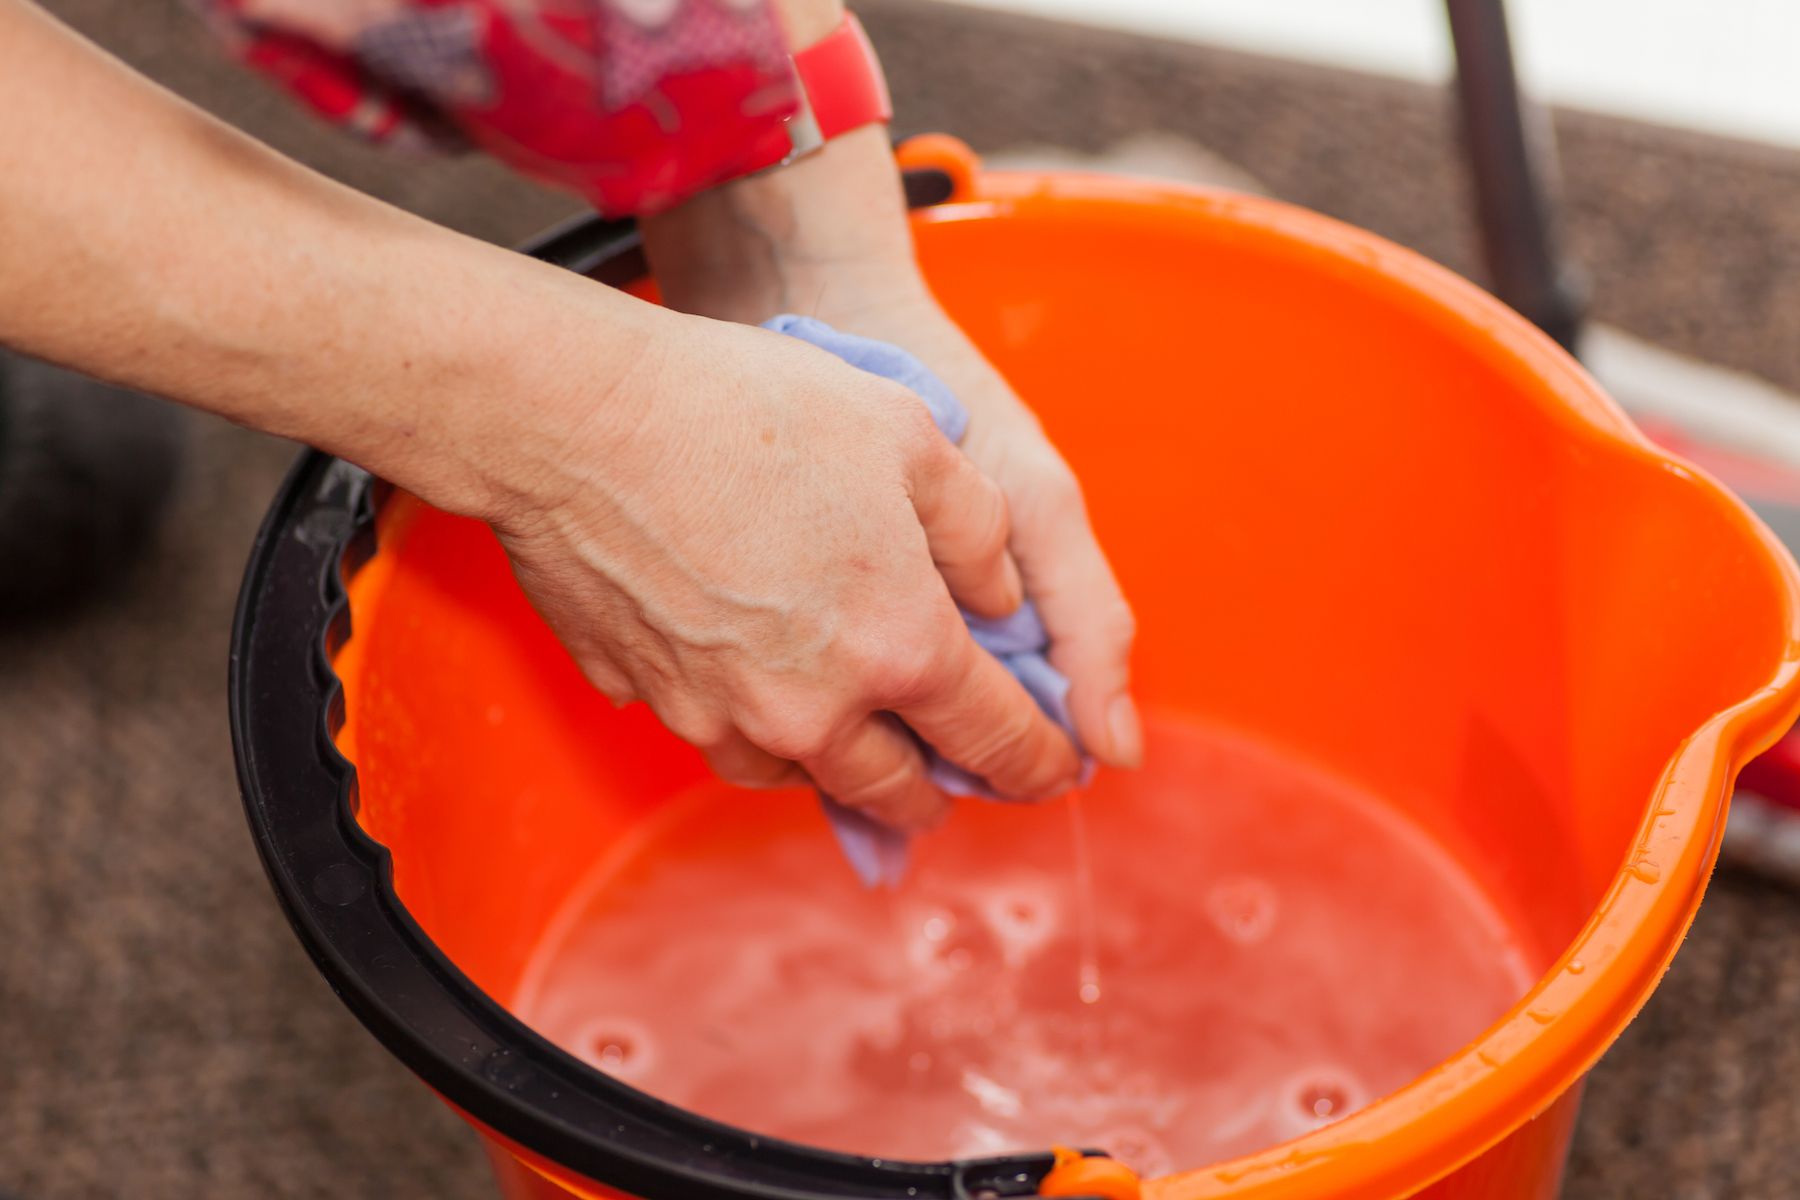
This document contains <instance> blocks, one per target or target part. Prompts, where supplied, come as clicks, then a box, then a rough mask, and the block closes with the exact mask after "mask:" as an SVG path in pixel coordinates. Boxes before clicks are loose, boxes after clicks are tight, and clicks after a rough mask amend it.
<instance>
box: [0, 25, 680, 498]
mask: <svg viewBox="0 0 1800 1200" xmlns="http://www.w3.org/2000/svg"><path fill="white" fill-rule="evenodd" d="M0 162H4V163H5V169H4V170H3V171H0V341H3V342H5V343H7V344H10V345H13V346H15V347H17V348H19V349H22V350H25V351H27V352H29V353H33V354H37V355H40V356H42V357H45V358H49V359H53V360H55V361H59V362H62V363H65V364H67V365H70V366H74V367H76V368H79V369H81V370H84V371H87V372H90V373H92V374H95V375H99V376H102V377H105V378H108V379H112V380H114V381H116V382H120V383H124V384H127V385H130V386H133V387H138V388H142V389H144V390H147V391H152V392H156V393H159V394H163V395H167V396H170V397H172V398H175V399H179V400H181V401H183V402H186V403H189V404H193V405H196V406H198V407H202V408H206V409H209V410H211V411H213V412H216V413H219V414H221V415H224V416H226V417H229V418H231V419H233V420H236V421H239V422H242V423H244V424H247V425H251V426H254V427H256V428H259V429H264V430H267V431H269V432H273V433H278V434H283V435H286V436H289V437H294V438H298V439H301V440H304V441H308V442H311V443H313V444H315V445H319V446H322V447H324V448H326V449H329V450H332V451H334V452H337V453H341V454H344V455H346V456H348V457H350V458H353V459H354V460H356V461H358V462H360V463H362V464H363V465H364V466H367V467H369V468H370V469H372V470H376V471H378V472H381V473H382V474H384V475H387V476H389V477H391V478H394V479H396V480H398V481H400V482H402V483H404V484H406V485H408V486H411V487H414V488H415V489H416V490H421V491H425V492H427V493H435V495H434V496H433V498H434V499H437V500H438V501H439V502H440V503H443V504H446V505H447V506H450V507H456V508H461V509H464V510H468V511H474V510H477V509H482V508H484V507H488V506H491V501H492V498H491V497H488V496H486V495H484V494H482V489H483V488H484V487H486V486H488V481H487V480H486V478H485V473H484V471H483V469H482V461H481V459H482V453H481V452H482V448H483V446H484V445H485V444H486V443H487V442H488V441H489V435H490V434H492V433H493V432H494V431H495V430H496V429H497V428H498V426H499V425H500V424H502V423H504V422H507V421H509V420H510V419H513V418H514V417H516V410H517V408H518V407H519V406H522V405H526V404H531V405H571V404H575V403H577V402H578V398H577V397H575V396H571V395H558V394H555V391H554V389H553V388H552V389H551V390H546V380H547V379H548V378H550V377H551V374H552V373H550V372H546V371H543V370H540V369H539V368H540V366H542V365H544V364H542V363H540V362H539V361H538V360H539V359H541V358H542V357H543V350H542V348H543V347H545V346H554V345H559V344H560V345H567V344H570V342H569V340H568V339H570V338H575V339H585V340H586V341H587V342H588V343H589V344H593V343H601V344H602V345H603V347H604V348H605V349H606V350H610V351H612V353H601V354H598V355H596V358H598V359H599V360H600V361H603V362H616V363H618V364H620V367H621V372H622V370H623V368H624V367H625V366H626V365H627V364H629V362H630V361H631V360H632V358H633V357H634V355H635V354H636V353H637V352H638V350H639V346H640V344H641V342H642V340H643V338H644V336H645V333H644V326H645V322H646V321H647V320H649V319H651V318H650V316H649V313H650V310H649V309H648V306H644V305H640V304H637V303H635V302H633V301H630V300H628V299H626V298H624V297H621V296H617V295H616V294H614V293H611V292H610V291H609V290H608V289H603V288H598V287H595V286H593V285H591V284H587V283H585V282H584V281H581V280H579V279H577V278H576V277H574V276H570V275H568V274H566V273H564V272H560V271H557V270H555V269H553V268H549V267H546V266H542V265H541V264H536V263H533V262H530V261H529V260H526V259H523V258H521V257H519V256H517V255H513V254H510V253H508V252H506V251H503V250H499V249H497V248H494V247H490V246H487V245H485V244H483V243H480V242H477V241H474V240H473V239H469V238H465V237H461V236H459V235H457V234H454V233H451V232H449V231H447V230H444V229H441V228H439V227H437V226H433V225H431V224H429V223H427V222H424V221H421V220H418V219H416V218H413V217H411V216H408V215H407V214H404V213H402V212H400V211H398V210H396V209H393V208H391V207H389V206H386V205H383V204H380V203H378V202H376V201H373V200H370V199H368V198H367V197H364V196H361V195H359V194H357V193H355V192H352V191H350V190H349V189H346V188H343V187H341V186H339V185H337V184H334V183H332V182H330V181H328V180H326V179H324V178H322V177H321V176H318V175H316V174H314V173H312V172H310V171H307V170H305V169H304V168H302V167H299V166H298V165H296V164H294V163H292V162H289V161H287V160H285V159H283V158H281V157H280V156H278V155H276V154H274V153H273V152H271V151H269V150H267V149H266V148H264V147H262V146H261V145H259V144H257V143H255V142H253V141H251V140H250V139H248V138H245V137H243V136H241V135H239V134H237V133H235V132H234V131H232V130H230V129H228V128H226V127H225V126H223V125H221V124H219V123H218V122H216V121H214V120H212V119H211V118H209V117H206V116H205V115H203V114H201V113H199V112H198V111H196V110H194V109H193V108H191V107H190V106H188V105H186V104H185V103H183V102H181V101H179V100H177V99H176V98H174V97H172V96H170V95H169V94H168V93H166V92H163V91H162V90H161V89H159V88H157V87H155V86H154V85H152V84H150V83H148V82H146V81H144V80H142V79H141V78H139V77H137V76H135V75H133V74H132V73H131V72H129V71H128V70H126V69H125V68H124V67H122V66H120V65H119V64H117V63H116V62H114V61H113V60H111V59H109V58H107V57H106V56H104V55H103V54H101V53H100V52H99V51H97V50H95V49H94V48H93V47H91V46H89V45H88V44H87V43H85V42H83V41H81V40H80V39H78V38H76V37H75V36H74V35H72V34H70V33H68V32H67V31H65V30H63V29H62V28H61V27H60V26H58V25H56V24H55V23H54V22H52V21H50V20H49V19H48V18H47V17H45V16H43V15H42V14H41V13H39V12H38V11H36V10H35V9H33V8H30V7H28V6H26V5H24V4H22V3H20V2H19V0H0ZM609 340H610V341H611V342H613V343H615V344H614V345H611V346H605V343H606V342H608V341H609ZM609 382H610V381H609V380H607V379H593V380H589V381H588V383H589V384H590V385H591V386H590V388H588V389H584V395H583V396H582V397H580V398H579V402H587V403H591V402H592V401H593V399H594V397H595V396H596V395H603V394H604V393H605V391H606V389H607V386H608V384H609Z"/></svg>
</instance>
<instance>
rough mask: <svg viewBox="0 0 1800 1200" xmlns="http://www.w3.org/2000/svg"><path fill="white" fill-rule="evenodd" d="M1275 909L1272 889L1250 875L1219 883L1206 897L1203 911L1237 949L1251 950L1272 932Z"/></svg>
mask: <svg viewBox="0 0 1800 1200" xmlns="http://www.w3.org/2000/svg"><path fill="white" fill-rule="evenodd" d="M1279 908H1280V905H1279V902H1278V901H1277V899H1276V895H1275V889H1274V888H1273V887H1271V886H1270V885H1269V884H1268V883H1267V882H1266V881H1265V880H1261V879H1257V878H1255V877H1254V876H1250V875H1233V876H1230V877H1228V878H1225V879H1221V880H1220V881H1219V882H1218V883H1216V884H1214V885H1213V887H1212V889H1211V890H1210V891H1209V892H1207V894H1206V911H1207V913H1208V915H1210V916H1211V917H1212V919H1213V924H1214V925H1217V926H1218V927H1219V932H1220V933H1223V934H1224V935H1225V936H1226V937H1228V938H1230V939H1231V940H1232V941H1234V942H1236V943H1238V944H1239V945H1241V946H1253V945H1255V944H1256V943H1258V942H1261V941H1263V940H1264V939H1265V938H1267V937H1268V936H1269V933H1270V932H1271V931H1272V930H1273V929H1274V928H1275V917H1276V914H1277V912H1278V911H1279Z"/></svg>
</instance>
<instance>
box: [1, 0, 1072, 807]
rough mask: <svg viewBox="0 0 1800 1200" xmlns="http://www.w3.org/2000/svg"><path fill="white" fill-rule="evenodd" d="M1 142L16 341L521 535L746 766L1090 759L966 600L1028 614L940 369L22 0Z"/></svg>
mask: <svg viewBox="0 0 1800 1200" xmlns="http://www.w3.org/2000/svg"><path fill="white" fill-rule="evenodd" d="M0 162H5V163H6V164H7V165H8V168H9V169H8V170H5V171H0V343H5V344H9V345H12V346H16V347H17V348H19V349H22V350H24V351H26V352H29V353H33V354H36V355H39V356H41V357H44V358H48V359H51V360H54V361H58V362H61V363H63V364H65V365H69V366H74V367H76V368H79V369H81V370H85V371H88V372H90V373H92V374H95V375H98V376H101V377H103V378H107V379H110V380H113V381H115V382H118V383H121V384H124V385H126V386H129V387H133V388H137V389H140V390H145V391H152V392H157V393H160V394H162V395H165V396H169V397H172V398H176V399H180V400H182V401H184V402H186V403H189V404H192V405H195V406H197V407H200V408H205V409H208V410H210V411H212V412H215V413H218V414H220V415H222V416H226V417H229V418H231V419H233V420H236V421H240V422H242V423H244V424H246V425H251V426H254V427H256V428H258V429H262V430H266V431H268V432H271V433H276V434H281V435H284V436H288V437H292V438H296V439H299V440H302V441H306V442H310V443H311V444H313V445H315V446H318V447H320V448H322V449H325V450H327V451H329V452H331V453H334V454H339V455H342V456H344V457H346V458H348V459H350V460H352V461H354V462H357V463H359V464H361V465H362V466H364V467H367V468H368V469H369V470H371V471H374V472H375V473H377V474H379V475H381V476H383V477H384V478H386V479H389V480H392V481H393V482H395V483H396V484H398V485H400V486H402V487H405V488H407V489H408V490H410V491H412V492H414V493H416V494H418V495H420V496H422V497H423V498H425V499H426V500H428V501H430V502H431V503H433V504H436V505H438V506H439V507H441V508H445V509H448V510H450V511H452V512H458V513H462V514H465V515H468V516H474V517H480V518H483V519H485V520H488V521H489V522H491V523H492V524H493V525H494V527H495V528H496V530H497V531H498V532H499V534H500V537H501V538H502V540H503V541H504V543H505V545H506V547H507V549H508V551H509V552H510V553H511V554H512V556H513V561H514V564H515V567H516V570H517V572H518V575H519V578H520V580H521V581H522V583H523V584H524V586H525V588H526V590H527V592H528V593H529V594H530V596H531V598H532V600H533V601H534V602H535V603H536V604H537V606H538V608H539V610H540V611H541V612H542V613H543V614H544V616H545V617H546V618H547V619H548V620H549V622H550V624H551V626H552V627H553V628H554V629H555V631H556V632H557V634H558V635H559V636H560V637H561V638H562V639H563V640H564V642H565V643H566V644H567V645H568V646H569V648H570V650H571V651H572V652H573V654H574V656H575V659H576V661H577V662H579V663H580V664H581V666H582V667H583V669H584V670H585V671H586V672H587V673H588V675H589V676H590V677H591V678H592V679H593V680H594V681H595V682H596V683H597V684H599V686H600V687H601V688H603V689H604V690H606V691H608V692H609V693H611V694H612V695H613V697H614V698H615V699H618V700H625V699H628V698H631V697H638V698H641V699H643V700H645V701H647V702H648V703H649V704H650V705H651V707H652V708H654V709H655V711H656V713H657V714H658V716H660V717H661V718H662V719H663V720H664V721H665V722H666V723H667V724H668V725H669V726H670V727H671V728H673V729H674V730H675V732H676V733H678V734H680V735H682V736H683V737H686V738H688V739H689V740H690V741H693V742H695V743H696V744H698V745H699V746H700V747H701V748H702V749H704V750H705V751H706V752H707V754H708V755H709V756H711V758H712V761H713V762H714V764H715V765H716V766H717V767H718V768H719V770H720V771H721V772H722V773H724V774H725V775H726V776H727V777H728V778H732V779H736V780H739V781H741V782H746V783H770V782H777V781H781V780H786V779H791V778H798V774H799V772H800V771H804V772H805V773H806V774H807V775H808V776H810V777H811V778H812V780H813V781H814V782H816V783H817V784H818V785H819V786H820V787H821V788H822V789H824V790H825V791H826V792H827V793H829V794H830V795H832V796H834V797H835V798H836V799H838V800H839V801H841V802H843V803H845V804H849V805H853V806H856V807H859V808H862V809H864V810H866V811H869V812H870V813H872V814H873V815H875V816H877V817H879V818H881V819H883V820H886V821H890V822H892V823H894V824H897V825H910V826H916V825H921V824H928V823H929V822H930V821H931V820H933V819H934V818H935V817H936V816H937V815H938V814H939V813H940V812H941V811H942V808H943V805H944V803H945V801H944V799H943V798H942V797H941V796H939V795H938V793H937V792H936V791H935V790H934V789H933V788H932V787H931V786H930V785H929V783H928V782H927V781H926V779H925V776H924V767H923V762H922V760H921V758H920V755H919V752H918V750H917V748H916V745H915V743H914V741H913V738H912V733H916V734H917V735H918V736H920V737H922V738H924V739H925V740H927V741H928V742H930V743H931V744H932V745H933V746H935V747H936V748H937V750H938V751H939V752H941V753H942V754H943V755H944V757H946V758H948V759H949V760H951V761H953V762H956V763H959V764H961V765H962V766H965V767H967V768H969V769H970V770H972V771H974V772H976V773H977V774H979V775H982V776H984V777H986V778H987V779H988V781H989V782H990V783H991V784H993V785H994V786H995V787H996V788H997V789H998V790H999V791H1001V792H1003V793H1007V794H1011V795H1018V796H1038V795H1043V794H1046V793H1049V792H1053V791H1055V790H1058V789H1059V788H1062V787H1064V786H1067V785H1069V784H1071V783H1072V782H1073V781H1074V779H1075V778H1076V776H1077V774H1078V772H1079V769H1080V768H1079V764H1078V762H1077V760H1076V755H1075V752H1074V749H1073V748H1072V747H1071V746H1070V745H1069V741H1068V739H1067V738H1066V737H1065V736H1064V735H1063V733H1062V731H1061V730H1059V729H1058V728H1056V726H1055V725H1053V724H1052V723H1051V722H1050V721H1049V720H1047V719H1046V718H1045V717H1044V716H1043V715H1042V714H1041V713H1040V712H1039V711H1038V709H1037V706H1036V705H1035V704H1034V703H1033V702H1032V701H1031V699H1030V698H1029V697H1028V696H1027V695H1026V693H1025V692H1024V690H1023V689H1022V688H1021V687H1020V686H1019V685H1018V684H1017V683H1016V682H1015V681H1014V680H1013V679H1012V677H1011V676H1009V675H1007V674H1006V672H1005V671H1004V670H1003V669H1002V668H1001V667H1000V666H999V665H998V663H996V662H995V661H994V660H993V659H992V658H991V657H990V656H988V655H987V654H986V653H984V652H982V651H981V650H980V649H979V648H977V647H976V645H975V644H974V642H973V641H972V639H971V638H970V636H969V634H968V632H967V630H966V629H965V628H964V625H963V623H962V620H961V619H960V617H959V616H958V615H957V612H956V608H955V605H954V604H953V603H952V598H953V597H954V599H955V600H956V601H957V602H960V603H962V604H964V605H966V606H968V607H970V608H971V609H974V610H976V611H979V612H986V613H1000V612H1004V611H1006V610H1008V609H1010V608H1011V607H1012V606H1014V605H1016V604H1017V603H1018V600H1019V594H1020V586H1019V579H1018V575H1017V573H1016V571H1015V570H1014V569H1013V567H1012V566H1011V565H1010V563H1009V561H1008V558H1007V555H1006V550H1005V547H1006V542H1007V538H1008V534H1009V527H1008V523H1007V517H1006V505H1005V502H1004V500H1003V499H1002V497H1001V495H1000V490H999V489H998V488H997V487H996V486H995V485H994V484H993V483H991V482H989V481H988V480H987V479H985V478H984V477H983V476H982V474H981V473H980V472H979V471H978V470H976V469H975V467H974V466H973V465H971V464H970V462H969V460H968V459H967V458H966V457H965V456H964V455H963V454H962V453H961V452H960V451H958V450H957V449H956V448H955V447H953V446H951V445H950V444H949V443H948V442H946V441H945V440H944V438H943V437H942V436H941V435H940V434H939V433H938V432H937V430H936V428H935V427H934V426H933V425H932V422H931V418H930V416H929V415H928V414H927V412H926V410H925V407H924V404H923V403H922V402H921V401H920V400H919V399H918V398H917V397H916V396H914V395H913V394H912V393H911V392H909V391H907V390H906V389H904V388H902V387H900V386H899V385H897V384H893V383H891V382H888V381H885V380H881V379H877V378H875V377H873V376H871V375H868V374H865V373H864V372H861V371H857V370H855V369H853V368H851V367H849V366H847V365H845V364H843V363H842V362H840V361H838V360H837V359H835V358H833V357H832V356H830V355H828V354H826V353H824V352H823V351H820V350H816V349H814V348H812V347H810V346H806V345H804V344H802V343H800V342H798V341H795V340H793V339H790V338H785V337H782V336H780V335H778V334H773V333H768V332H765V331H763V330H758V329H748V328H741V327H736V326H731V325H726V324H723V323H720V322H715V321H709V320H706V319H704V318H700V317H691V316H685V315H682V314H680V313H673V312H668V311H664V310H659V309H656V308H653V307H651V306H650V305H647V304H645V303H643V302H642V301H640V300H636V299H633V298H631V297H629V296H626V295H623V294H621V293H619V292H615V291H613V290H612V289H610V288H606V287H602V286H600V285H598V284H595V283H593V282H591V281H589V280H586V279H582V278H580V277H579V276H576V275H573V274H571V273H569V272H567V271H562V270H559V269H557V268H555V267H551V266H548V265H546V264H544V263H540V262H536V261H534V260H531V259H529V258H526V257H523V256H521V255H516V254H512V253H510V252H507V251H503V250H499V249H496V248H495V247H492V246H487V245H484V244H482V243H479V242H476V241H473V240H472V239H469V238H466V237H462V236H460V235H457V234H454V233H451V232H449V231H448V230H444V229H441V228H438V227H435V226H432V225H428V224H426V223H425V222H423V221H420V220H418V219H417V218H414V217H410V216H407V215H406V214H404V213H401V212H398V211H396V210H394V209H392V208H389V207H388V206H386V205H382V204H378V203H377V202H375V201H373V200H370V199H369V198H367V197H365V196H360V195H358V194H356V193H354V192H350V191H348V190H347V189H345V188H343V187H341V186H340V185H337V184H334V183H331V182H329V181H327V180H325V179H323V178H321V177H319V176H318V175H315V174H313V173H312V172H309V171H306V170H304V169H302V168H300V167H298V166H296V165H295V164H293V163H291V162H288V161H286V160H283V159H281V158H279V157H277V156H276V155H274V154H273V153H272V152H270V151H269V150H267V149H266V148H264V147H262V146H259V145H257V144H255V143H254V142H251V141H249V140H248V139H246V138H244V137H243V136H242V135H240V134H236V133H234V132H232V131H231V130H228V129H226V128H224V127H223V126H221V125H219V124H218V123H217V122H216V121H214V120H212V119H211V118H208V117H206V116H204V115H202V114H200V113H198V112H196V111H194V110H193V109H192V108H191V107H189V106H187V105H186V104H183V103H182V102H180V101H178V100H176V99H174V98H173V97H171V96H169V95H168V94H167V93H164V92H160V91H158V90H157V89H155V88H153V87H151V86H150V85H149V84H147V83H145V82H144V81H143V80H142V79H140V78H138V77H136V76H133V75H131V74H130V73H129V72H128V71H126V70H125V68H123V67H122V66H120V65H119V64H118V63H117V62H116V61H114V60H111V59H108V58H106V57H105V56H103V55H101V54H99V53H98V52H96V51H95V50H94V49H93V48H92V47H91V46H88V45H87V44H85V43H83V42H82V41H80V39H78V38H75V37H73V36H72V35H70V34H69V33H68V32H67V31H66V30H63V29H62V28H61V27H59V26H57V25H56V24H55V23H54V22H52V21H51V20H49V18H47V17H45V16H44V15H43V14H42V13H41V12H40V11H39V10H38V9H36V8H35V7H33V6H31V5H28V4H22V3H19V2H18V0H0ZM96 164H104V166H105V170H101V169H100V168H99V167H98V166H97V165H96ZM13 168H16V169H13ZM97 179H113V180H129V181H130V182H131V202H130V203H129V204H121V203H120V202H119V198H118V189H117V188H116V187H106V186H101V185H99V184H96V183H95V180H97ZM888 714H894V715H892V716H890V715H888ZM901 722H904V723H905V726H907V727H909V728H910V730H911V731H912V733H909V732H908V731H907V729H906V728H902V725H901ZM796 766H797V768H798V769H796Z"/></svg>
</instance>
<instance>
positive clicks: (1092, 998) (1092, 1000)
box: [1077, 979, 1100, 1004]
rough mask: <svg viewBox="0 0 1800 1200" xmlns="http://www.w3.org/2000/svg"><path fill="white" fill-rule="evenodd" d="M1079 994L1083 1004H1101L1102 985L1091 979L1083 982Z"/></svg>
mask: <svg viewBox="0 0 1800 1200" xmlns="http://www.w3.org/2000/svg"><path fill="white" fill-rule="evenodd" d="M1077 994H1078V995H1080V997H1081V1002H1082V1003H1083V1004H1098V1003H1100V985H1099V984H1097V983H1095V982H1094V981H1093V980H1091V979H1084V980H1082V981H1081V990H1080V992H1079V993H1077Z"/></svg>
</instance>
